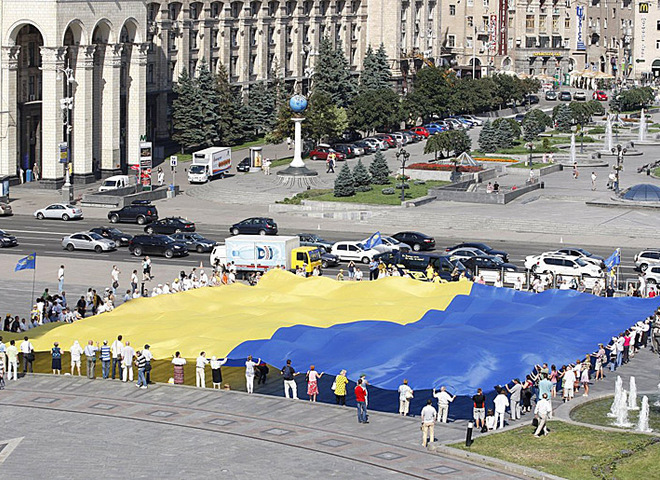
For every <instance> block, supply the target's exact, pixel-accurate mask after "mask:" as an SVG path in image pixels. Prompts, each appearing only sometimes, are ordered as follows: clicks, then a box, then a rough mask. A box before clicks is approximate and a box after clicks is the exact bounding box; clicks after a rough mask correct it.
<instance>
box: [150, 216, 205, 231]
mask: <svg viewBox="0 0 660 480" xmlns="http://www.w3.org/2000/svg"><path fill="white" fill-rule="evenodd" d="M144 231H145V232H146V233H148V234H150V235H151V234H152V233H162V234H164V235H170V234H172V233H178V232H194V231H195V224H194V223H193V222H191V221H190V220H187V219H185V218H181V217H167V218H161V219H160V220H156V221H155V222H153V223H151V224H149V225H147V226H146V227H144Z"/></svg>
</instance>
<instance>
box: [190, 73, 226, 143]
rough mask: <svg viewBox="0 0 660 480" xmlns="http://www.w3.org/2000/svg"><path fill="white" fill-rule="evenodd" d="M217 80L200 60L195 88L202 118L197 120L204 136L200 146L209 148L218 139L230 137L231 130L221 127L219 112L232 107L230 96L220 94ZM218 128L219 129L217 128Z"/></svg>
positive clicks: (218, 140)
mask: <svg viewBox="0 0 660 480" xmlns="http://www.w3.org/2000/svg"><path fill="white" fill-rule="evenodd" d="M219 81H220V80H219V79H218V78H216V76H215V75H214V74H213V72H211V71H210V70H209V68H208V65H207V63H206V61H204V60H202V61H201V62H200V65H199V75H198V76H197V86H198V88H199V94H200V99H199V102H200V103H199V105H200V109H201V111H202V117H201V118H200V119H199V122H200V125H199V128H200V129H201V131H202V132H203V133H202V134H203V135H204V143H203V144H202V145H204V146H207V147H210V146H212V145H217V144H218V143H219V142H220V139H221V138H222V139H223V140H224V139H225V138H226V137H227V136H230V133H231V129H229V128H227V129H226V130H225V129H223V128H222V125H221V118H222V117H221V112H222V109H223V107H224V108H227V107H228V106H229V105H232V103H233V101H232V100H233V99H232V98H231V95H229V96H227V97H225V96H223V95H222V93H221V88H222V87H221V86H220V83H219ZM218 127H220V128H218Z"/></svg>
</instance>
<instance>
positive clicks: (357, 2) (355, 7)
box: [351, 0, 360, 14]
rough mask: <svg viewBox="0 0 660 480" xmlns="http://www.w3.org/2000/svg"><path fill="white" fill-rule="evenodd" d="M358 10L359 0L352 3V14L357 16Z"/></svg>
mask: <svg viewBox="0 0 660 480" xmlns="http://www.w3.org/2000/svg"><path fill="white" fill-rule="evenodd" d="M358 10H360V2H359V0H353V1H352V2H351V13H353V14H356V13H358Z"/></svg>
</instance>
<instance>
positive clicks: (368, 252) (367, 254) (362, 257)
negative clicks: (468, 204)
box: [330, 242, 381, 263]
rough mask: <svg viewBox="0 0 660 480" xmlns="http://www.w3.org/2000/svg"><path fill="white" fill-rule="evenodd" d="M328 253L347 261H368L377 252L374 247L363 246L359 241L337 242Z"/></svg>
mask: <svg viewBox="0 0 660 480" xmlns="http://www.w3.org/2000/svg"><path fill="white" fill-rule="evenodd" d="M330 253H332V254H333V255H337V256H338V257H339V259H340V260H342V261H345V262H349V261H351V260H353V261H354V262H362V263H369V262H371V260H372V259H373V258H374V255H378V254H379V253H381V252H379V251H378V250H376V249H375V248H369V249H367V248H365V247H364V245H363V244H362V243H361V242H337V243H335V244H334V245H333V246H332V249H331V250H330Z"/></svg>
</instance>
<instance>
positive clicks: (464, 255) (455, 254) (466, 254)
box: [447, 247, 490, 260]
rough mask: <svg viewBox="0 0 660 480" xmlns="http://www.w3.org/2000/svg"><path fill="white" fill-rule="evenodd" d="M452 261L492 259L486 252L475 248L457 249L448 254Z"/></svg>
mask: <svg viewBox="0 0 660 480" xmlns="http://www.w3.org/2000/svg"><path fill="white" fill-rule="evenodd" d="M447 255H449V259H450V260H467V259H468V258H472V257H490V255H488V254H487V253H486V252H484V251H482V250H479V249H478V248H474V247H461V248H455V249H453V250H450V251H448V252H447Z"/></svg>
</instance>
